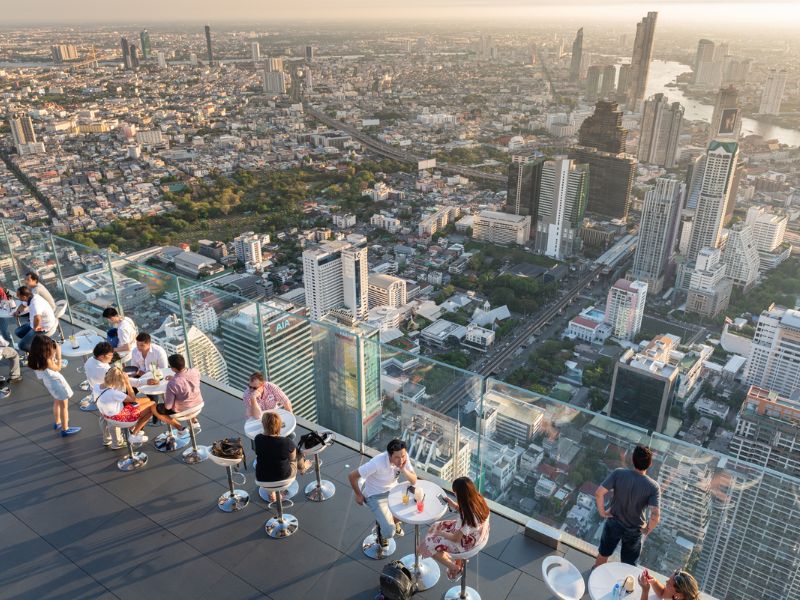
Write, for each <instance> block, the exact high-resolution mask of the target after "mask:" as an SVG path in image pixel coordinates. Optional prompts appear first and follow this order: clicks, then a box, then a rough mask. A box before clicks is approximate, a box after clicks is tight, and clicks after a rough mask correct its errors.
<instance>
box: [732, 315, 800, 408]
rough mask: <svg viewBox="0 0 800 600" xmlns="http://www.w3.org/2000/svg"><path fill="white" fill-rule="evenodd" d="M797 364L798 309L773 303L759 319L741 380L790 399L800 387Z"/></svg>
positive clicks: (799, 356) (799, 347)
mask: <svg viewBox="0 0 800 600" xmlns="http://www.w3.org/2000/svg"><path fill="white" fill-rule="evenodd" d="M798 364H800V311H797V310H793V309H790V308H782V307H779V306H775V305H772V306H770V307H769V308H768V309H767V310H765V311H764V312H762V313H761V316H760V317H759V318H758V325H757V326H756V333H755V336H754V337H753V344H752V351H751V353H750V357H749V358H748V360H747V364H746V365H745V370H744V381H745V383H747V384H749V385H756V386H758V387H760V388H764V389H767V390H771V391H774V392H777V393H779V394H780V395H782V396H785V397H787V398H790V397H791V396H792V394H793V393H794V392H796V391H797V390H798V389H800V369H798V368H797V365H798Z"/></svg>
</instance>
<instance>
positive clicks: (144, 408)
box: [97, 367, 155, 444]
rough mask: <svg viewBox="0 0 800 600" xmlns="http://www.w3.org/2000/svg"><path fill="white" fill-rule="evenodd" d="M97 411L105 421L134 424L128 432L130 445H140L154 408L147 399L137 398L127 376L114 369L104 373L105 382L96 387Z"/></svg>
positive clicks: (145, 437)
mask: <svg viewBox="0 0 800 600" xmlns="http://www.w3.org/2000/svg"><path fill="white" fill-rule="evenodd" d="M98 387H99V388H100V389H98V390H97V410H99V411H100V414H102V415H103V416H104V417H106V418H107V419H112V420H114V421H122V422H126V423H132V422H134V421H135V422H136V425H134V426H133V427H132V428H131V430H130V436H129V439H130V441H131V443H132V444H142V443H144V442H146V441H147V440H148V437H147V436H146V435H144V434H143V433H141V431H142V429H143V428H144V426H145V425H146V424H147V422H148V421H149V420H150V416H151V415H152V414H153V411H154V410H155V409H154V406H155V404H154V403H153V401H152V400H150V399H149V398H137V397H136V394H134V393H133V388H132V387H131V382H130V380H129V379H128V376H127V375H126V374H125V373H123V372H122V370H121V369H118V368H116V367H112V368H110V369H109V370H108V371H106V376H105V380H104V382H103V383H101V384H100V385H99V386H98Z"/></svg>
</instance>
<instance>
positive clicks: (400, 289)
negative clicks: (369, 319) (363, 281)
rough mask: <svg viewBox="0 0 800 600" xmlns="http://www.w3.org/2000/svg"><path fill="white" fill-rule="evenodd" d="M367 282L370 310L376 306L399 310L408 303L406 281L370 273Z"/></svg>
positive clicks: (382, 274)
mask: <svg viewBox="0 0 800 600" xmlns="http://www.w3.org/2000/svg"><path fill="white" fill-rule="evenodd" d="M367 280H368V282H369V283H368V285H369V290H368V297H369V307H370V308H373V307H375V306H391V307H393V308H398V307H400V306H403V305H404V304H405V303H406V302H408V297H407V295H406V280H405V279H401V278H400V277H394V276H392V275H386V274H384V273H370V274H369V276H368V278H367Z"/></svg>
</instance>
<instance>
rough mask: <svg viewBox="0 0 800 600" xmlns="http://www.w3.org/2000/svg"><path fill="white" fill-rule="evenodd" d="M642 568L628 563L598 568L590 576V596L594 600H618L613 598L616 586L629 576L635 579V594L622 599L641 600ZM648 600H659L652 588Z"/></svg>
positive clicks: (614, 563)
mask: <svg viewBox="0 0 800 600" xmlns="http://www.w3.org/2000/svg"><path fill="white" fill-rule="evenodd" d="M642 571H643V569H642V567H636V566H633V565H629V564H627V563H621V562H607V563H605V564H604V565H600V566H599V567H596V568H595V569H594V571H592V574H591V575H589V585H588V588H589V596H590V597H591V598H592V600H616V598H614V597H613V594H612V592H613V591H614V585H615V584H617V583H618V584H620V586H622V583H623V582H624V581H625V578H626V577H627V576H628V575H631V576H632V577H633V592H632V593H630V594H625V593H624V592H623V595H622V598H623V599H628V600H639V599H640V598H641V597H642V587H641V586H640V585H639V575H641V574H642ZM648 600H658V596H656V594H655V591H654V590H653V588H652V587H651V588H650V595H649V596H648Z"/></svg>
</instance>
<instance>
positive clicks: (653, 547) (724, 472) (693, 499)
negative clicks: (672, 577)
mask: <svg viewBox="0 0 800 600" xmlns="http://www.w3.org/2000/svg"><path fill="white" fill-rule="evenodd" d="M756 445H758V446H760V444H756ZM651 446H652V448H653V450H654V452H655V457H654V458H655V463H654V466H653V469H652V476H653V477H654V478H655V479H656V480H657V481H658V482H659V484H660V486H661V495H662V510H661V523H659V525H658V527H657V528H656V529H655V531H653V533H652V534H651V535H650V536H648V538H647V541H646V543H645V544H644V547H643V549H642V564H644V565H647V566H648V568H650V569H652V570H655V571H659V572H661V573H669V572H671V571H672V570H674V569H675V568H676V567H677V566H684V565H686V566H687V568H688V569H689V570H690V571H691V572H692V573H693V574H694V576H695V577H696V578H697V580H698V582H699V584H700V587H701V590H702V591H704V592H705V593H707V594H709V595H711V596H713V597H715V598H762V597H766V596H764V595H763V594H764V592H765V591H767V590H768V591H769V594H768V597H770V598H790V597H792V594H793V593H796V592H797V588H796V587H793V586H795V585H796V584H795V583H793V580H794V578H796V575H797V573H798V572H800V543H799V542H798V540H800V479H798V478H797V477H793V476H791V475H789V474H786V473H781V472H778V471H775V470H772V469H769V468H764V467H760V466H758V465H754V464H750V463H747V462H744V461H741V460H737V459H734V458H731V457H730V456H726V455H722V454H718V453H716V452H713V451H711V450H708V449H706V448H699V447H697V446H692V445H690V444H686V443H683V442H681V441H679V440H676V439H674V438H669V437H666V436H663V435H660V434H655V435H654V436H653V440H652V443H651Z"/></svg>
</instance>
